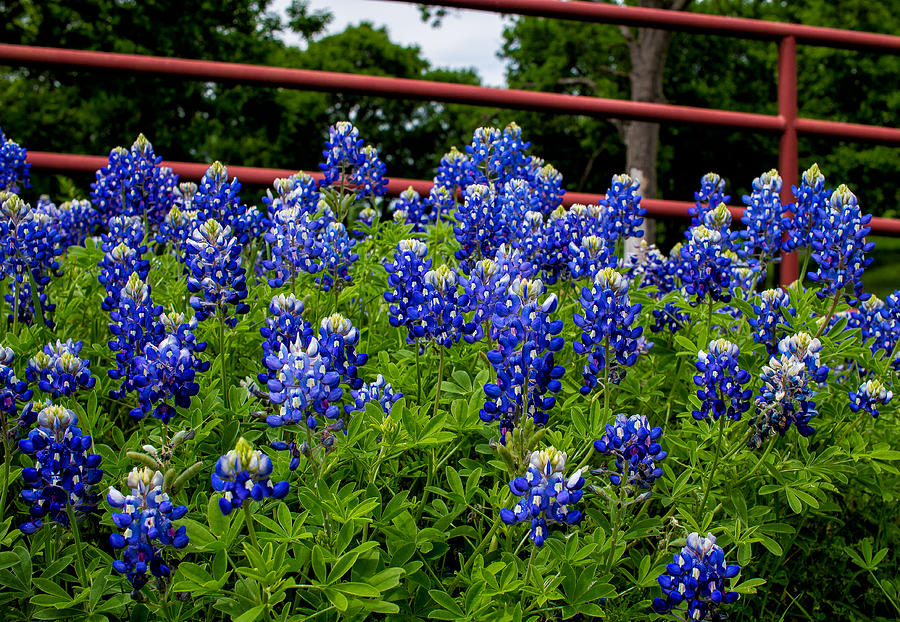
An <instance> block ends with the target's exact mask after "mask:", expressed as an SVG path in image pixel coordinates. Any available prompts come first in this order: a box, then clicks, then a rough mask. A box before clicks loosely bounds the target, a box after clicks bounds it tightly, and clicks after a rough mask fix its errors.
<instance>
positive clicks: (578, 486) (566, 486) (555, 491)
mask: <svg viewBox="0 0 900 622" xmlns="http://www.w3.org/2000/svg"><path fill="white" fill-rule="evenodd" d="M528 462H529V464H528V470H527V472H526V474H525V477H516V478H515V479H513V480H512V481H511V482H510V483H509V489H510V490H511V491H512V493H513V494H514V495H515V496H517V497H520V499H519V500H518V501H517V502H516V504H515V506H514V507H513V509H511V510H510V509H508V508H503V509H501V510H500V518H501V519H502V520H503V522H504V523H506V524H507V525H514V524H515V523H518V522H523V521H529V524H530V527H531V529H530V531H529V534H528V537H529V538H530V539H531V541H532V542H534V544H535V546H543V544H544V541H545V540H546V538H547V535H548V525H549V524H554V523H556V524H559V525H572V524H575V523H577V522H579V521H580V520H581V512H580V511H579V510H576V509H573V508H572V506H573V505H574V504H576V503H578V501H580V500H581V497H582V496H583V495H584V491H583V490H582V488H583V487H584V478H583V477H582V476H581V471H576V472H575V473H573V474H572V475H571V476H569V477H568V478H567V477H566V476H565V475H564V472H565V467H566V454H565V452H560V451H557V450H556V449H555V448H554V447H548V448H547V449H543V450H541V451H534V452H531V456H530V457H529V461H528Z"/></svg>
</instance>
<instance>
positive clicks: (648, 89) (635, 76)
mask: <svg viewBox="0 0 900 622" xmlns="http://www.w3.org/2000/svg"><path fill="white" fill-rule="evenodd" d="M690 3H691V0H640V2H639V3H638V4H639V5H640V6H642V7H647V8H653V9H670V10H675V11H681V10H684V9H686V8H687V6H688V5H689V4H690ZM620 30H621V31H622V36H624V37H625V40H626V41H627V42H628V51H629V55H630V56H631V71H630V73H629V76H628V77H629V80H630V82H631V99H632V101H639V102H651V103H665V96H664V95H663V71H664V70H665V65H666V52H667V50H668V48H669V42H670V41H671V39H672V34H673V33H672V32H671V31H667V30H656V29H653V28H635V29H631V28H627V27H625V26H621V27H620ZM620 127H621V133H622V140H623V141H624V143H625V160H626V161H625V166H626V169H627V170H628V172H629V173H631V172H632V171H633V170H635V169H636V170H638V171H640V173H641V195H642V196H645V197H651V198H655V197H656V190H657V181H656V157H657V153H658V151H659V124H658V123H647V122H644V121H628V122H625V123H622V124H621V126H620ZM647 225H648V226H647V233H646V234H645V236H646V237H647V238H648V241H652V239H653V229H652V221H649V220H648V221H647Z"/></svg>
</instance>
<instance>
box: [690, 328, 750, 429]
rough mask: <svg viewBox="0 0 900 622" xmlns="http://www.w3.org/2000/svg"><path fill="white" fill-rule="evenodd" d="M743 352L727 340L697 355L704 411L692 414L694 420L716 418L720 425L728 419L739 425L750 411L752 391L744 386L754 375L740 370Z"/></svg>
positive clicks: (696, 380)
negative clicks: (740, 358) (725, 418)
mask: <svg viewBox="0 0 900 622" xmlns="http://www.w3.org/2000/svg"><path fill="white" fill-rule="evenodd" d="M739 354H740V349H739V348H738V347H737V345H735V344H734V343H732V342H730V341H728V340H727V339H714V340H712V341H710V342H709V349H708V350H707V351H704V350H700V352H698V353H697V362H696V367H697V371H698V372H700V373H699V374H697V375H696V376H694V384H696V385H697V386H698V387H699V388H698V389H697V397H698V398H699V399H700V402H701V406H700V410H695V411H692V413H691V414H692V415H693V416H694V419H705V418H706V417H709V416H712V418H713V419H715V420H716V421H718V420H719V417H722V416H725V417H728V418H729V419H731V420H732V421H738V420H739V419H740V418H741V415H742V414H743V413H745V412H747V409H748V408H749V407H750V389H744V388H743V385H745V384H747V383H748V382H749V381H750V374H749V373H748V372H747V371H746V370H743V369H740V368H739V367H738V361H737V357H738V355H739Z"/></svg>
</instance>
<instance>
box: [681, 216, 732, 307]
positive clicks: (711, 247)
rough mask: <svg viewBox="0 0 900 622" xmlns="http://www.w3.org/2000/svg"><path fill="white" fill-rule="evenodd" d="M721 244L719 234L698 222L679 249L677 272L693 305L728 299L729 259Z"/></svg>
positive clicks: (720, 235)
mask: <svg viewBox="0 0 900 622" xmlns="http://www.w3.org/2000/svg"><path fill="white" fill-rule="evenodd" d="M723 248H724V247H723V238H722V234H721V233H719V232H718V231H714V230H712V229H709V228H708V227H706V226H704V225H700V226H699V227H694V228H692V229H691V237H690V239H689V240H688V243H687V244H685V245H683V246H682V247H681V248H680V249H679V256H678V258H679V260H680V262H679V263H680V266H679V276H680V277H681V280H682V283H683V287H684V291H685V293H686V294H687V295H688V297H689V300H690V302H691V304H692V305H697V304H700V303H701V302H705V301H706V300H707V299H709V300H710V301H717V300H721V301H722V302H728V301H730V300H731V273H732V270H731V267H732V266H731V263H732V262H731V259H730V258H729V257H727V256H726V255H725V254H724V253H723V252H722V251H723Z"/></svg>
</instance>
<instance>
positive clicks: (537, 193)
mask: <svg viewBox="0 0 900 622" xmlns="http://www.w3.org/2000/svg"><path fill="white" fill-rule="evenodd" d="M530 168H531V170H532V176H530V177H529V179H530V181H531V184H530V185H531V191H532V207H533V208H534V209H535V210H536V211H540V212H541V213H543V214H549V213H550V212H552V211H553V210H555V209H556V208H557V207H559V206H560V205H561V204H562V199H563V195H564V194H565V193H566V191H565V190H563V187H562V179H563V178H562V173H560V172H559V171H558V170H556V168H555V167H554V166H553V165H552V164H544V163H543V161H542V160H541V159H540V158H537V157H534V156H531V166H530Z"/></svg>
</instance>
